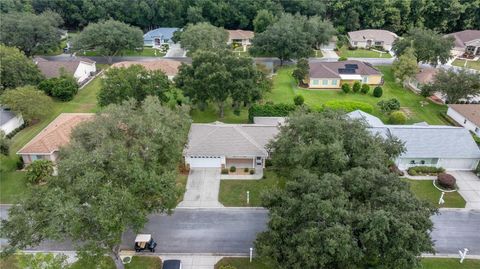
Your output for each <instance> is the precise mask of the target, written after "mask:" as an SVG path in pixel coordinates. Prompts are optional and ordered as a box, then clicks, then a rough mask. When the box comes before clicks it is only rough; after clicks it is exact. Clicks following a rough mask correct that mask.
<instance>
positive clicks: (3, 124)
mask: <svg viewBox="0 0 480 269" xmlns="http://www.w3.org/2000/svg"><path fill="white" fill-rule="evenodd" d="M22 125H23V118H22V116H21V115H15V113H13V112H12V111H10V110H7V109H5V108H0V129H1V130H2V131H3V132H4V133H5V135H8V134H10V133H11V132H13V131H14V130H15V129H17V128H19V127H20V126H22Z"/></svg>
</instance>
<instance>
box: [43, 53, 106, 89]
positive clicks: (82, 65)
mask: <svg viewBox="0 0 480 269" xmlns="http://www.w3.org/2000/svg"><path fill="white" fill-rule="evenodd" d="M34 61H35V64H36V65H37V66H38V69H40V72H41V73H42V74H43V75H44V76H45V77H46V78H56V77H60V76H61V75H62V72H66V73H67V74H69V75H72V76H73V77H74V78H75V79H76V80H77V82H78V83H79V84H81V83H83V82H85V81H87V80H88V78H89V77H90V76H93V75H94V74H95V72H96V71H97V68H96V66H95V61H92V60H90V59H87V58H80V57H70V58H65V59H62V60H55V61H49V60H47V59H44V58H41V57H36V58H35V59H34Z"/></svg>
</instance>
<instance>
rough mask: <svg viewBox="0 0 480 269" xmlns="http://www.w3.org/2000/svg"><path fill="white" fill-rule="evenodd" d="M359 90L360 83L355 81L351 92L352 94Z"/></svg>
mask: <svg viewBox="0 0 480 269" xmlns="http://www.w3.org/2000/svg"><path fill="white" fill-rule="evenodd" d="M361 88H362V84H361V83H360V81H355V83H353V87H352V90H353V92H354V93H357V92H359V91H360V89H361Z"/></svg>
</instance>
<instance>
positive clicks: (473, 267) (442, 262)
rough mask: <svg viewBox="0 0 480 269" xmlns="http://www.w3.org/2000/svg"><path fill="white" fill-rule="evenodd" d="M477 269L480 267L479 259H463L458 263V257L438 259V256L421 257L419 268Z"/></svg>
mask: <svg viewBox="0 0 480 269" xmlns="http://www.w3.org/2000/svg"><path fill="white" fill-rule="evenodd" d="M457 268H458V269H478V268H480V260H464V261H463V263H460V259H440V258H423V259H422V267H421V269H457Z"/></svg>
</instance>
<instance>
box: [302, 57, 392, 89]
mask: <svg viewBox="0 0 480 269" xmlns="http://www.w3.org/2000/svg"><path fill="white" fill-rule="evenodd" d="M309 67H310V71H309V77H308V88H309V89H340V88H341V86H342V84H345V83H348V84H353V83H355V82H356V81H359V82H361V83H363V84H368V85H371V86H376V85H381V84H382V83H383V74H382V73H381V72H380V71H378V70H377V69H376V68H375V67H373V66H372V65H371V64H369V63H366V62H361V61H355V60H349V61H340V62H318V61H310V62H309Z"/></svg>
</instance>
